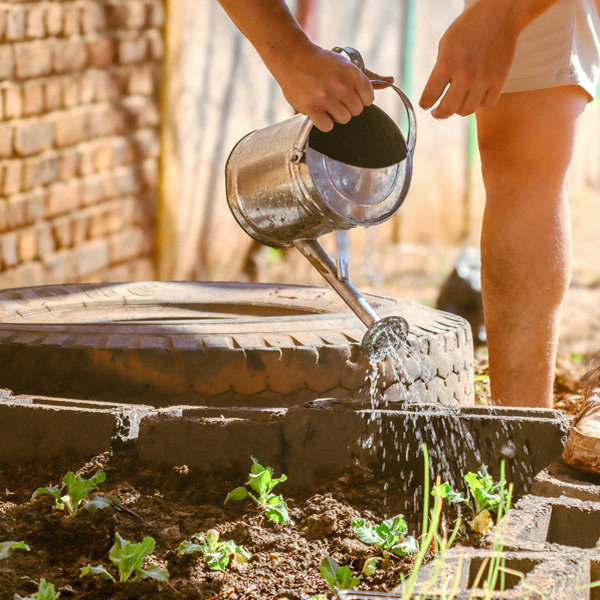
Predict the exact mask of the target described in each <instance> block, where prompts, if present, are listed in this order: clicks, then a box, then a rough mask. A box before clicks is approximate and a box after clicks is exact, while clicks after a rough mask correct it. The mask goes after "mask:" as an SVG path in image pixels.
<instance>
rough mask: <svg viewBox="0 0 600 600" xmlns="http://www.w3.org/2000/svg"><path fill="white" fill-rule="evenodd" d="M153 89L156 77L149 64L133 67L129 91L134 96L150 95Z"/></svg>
mask: <svg viewBox="0 0 600 600" xmlns="http://www.w3.org/2000/svg"><path fill="white" fill-rule="evenodd" d="M153 91H154V79H153V74H152V70H151V69H150V68H149V67H148V66H139V67H134V68H133V69H131V72H130V74H129V85H128V92H129V93H130V94H131V95H134V96H135V95H139V96H150V95H151V94H152V93H153Z"/></svg>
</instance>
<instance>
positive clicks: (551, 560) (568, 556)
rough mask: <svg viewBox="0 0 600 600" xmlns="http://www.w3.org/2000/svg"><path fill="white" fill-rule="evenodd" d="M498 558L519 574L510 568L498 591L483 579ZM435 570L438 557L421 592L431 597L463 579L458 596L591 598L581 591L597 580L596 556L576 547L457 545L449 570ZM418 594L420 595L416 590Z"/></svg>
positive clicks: (446, 564) (420, 581) (420, 582)
mask: <svg viewBox="0 0 600 600" xmlns="http://www.w3.org/2000/svg"><path fill="white" fill-rule="evenodd" d="M494 557H496V558H500V559H501V560H502V564H503V565H504V567H506V569H508V570H510V571H514V573H506V572H505V573H504V582H503V584H502V582H501V581H500V580H498V581H497V583H496V586H495V588H494V591H490V592H486V591H485V590H484V589H483V583H484V581H485V579H486V578H487V577H488V572H489V571H488V569H489V561H490V560H491V559H492V558H494ZM482 565H483V566H482ZM435 570H436V564H435V562H432V563H430V564H429V565H427V566H426V567H424V568H423V569H422V570H421V572H420V574H419V577H418V579H417V585H416V586H415V592H418V593H423V594H427V596H425V597H427V598H433V597H436V598H438V597H446V596H445V595H444V596H442V595H441V594H442V592H443V590H444V588H443V585H444V583H445V585H446V588H445V590H446V595H447V593H448V581H454V578H458V589H457V595H456V598H474V599H475V598H490V599H498V600H500V599H502V600H523V599H525V598H527V599H534V598H537V599H540V598H544V599H545V600H566V599H567V598H570V599H571V600H584V599H585V600H587V599H588V598H590V595H589V594H590V591H589V590H588V589H584V590H578V588H581V587H585V586H589V584H590V583H591V580H590V577H591V565H590V560H589V557H587V555H586V554H585V553H584V552H581V551H577V550H574V549H572V550H569V551H565V552H563V553H561V554H560V555H559V554H556V553H551V552H506V551H502V552H498V553H494V552H493V551H492V550H476V549H473V548H466V547H455V548H451V549H450V550H449V551H448V552H447V553H446V557H445V561H444V569H443V570H442V569H440V570H439V572H438V573H436V571H435ZM480 570H481V574H480ZM517 574H520V575H517ZM478 577H479V579H478ZM503 588H504V589H503ZM575 590H578V591H575ZM400 591H401V588H400V587H398V588H395V589H394V590H393V592H396V593H399V592H400ZM436 594H437V595H436ZM570 594H572V595H570ZM414 597H415V598H416V597H417V596H416V594H415V596H414Z"/></svg>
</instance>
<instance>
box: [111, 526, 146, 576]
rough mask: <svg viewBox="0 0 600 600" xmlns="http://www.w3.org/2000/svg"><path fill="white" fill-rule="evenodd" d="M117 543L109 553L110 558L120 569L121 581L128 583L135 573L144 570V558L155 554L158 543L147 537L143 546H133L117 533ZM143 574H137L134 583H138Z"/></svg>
mask: <svg viewBox="0 0 600 600" xmlns="http://www.w3.org/2000/svg"><path fill="white" fill-rule="evenodd" d="M115 538H116V541H115V543H114V545H113V547H112V548H111V549H110V550H109V552H108V557H109V558H110V560H111V561H112V562H113V563H114V564H115V565H116V567H117V569H119V577H120V581H127V580H128V579H129V577H131V575H132V574H133V572H134V571H139V570H140V569H141V568H142V562H143V560H144V558H146V557H147V556H150V554H152V552H154V548H155V546H156V543H155V541H154V538H151V537H146V538H144V540H143V541H142V543H141V544H132V543H131V542H129V541H127V540H124V539H123V538H122V537H121V536H120V535H119V534H118V533H115ZM140 578H141V574H140V573H139V572H138V573H136V577H135V578H134V579H133V581H138V580H139V579H140Z"/></svg>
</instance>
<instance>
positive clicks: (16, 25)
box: [5, 6, 27, 42]
mask: <svg viewBox="0 0 600 600" xmlns="http://www.w3.org/2000/svg"><path fill="white" fill-rule="evenodd" d="M26 19H27V11H26V9H25V7H24V6H13V7H12V8H10V9H9V10H8V13H7V15H6V32H5V35H6V39H7V40H10V41H12V42H14V41H17V40H22V39H23V38H24V37H25V23H26Z"/></svg>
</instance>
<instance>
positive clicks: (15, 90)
mask: <svg viewBox="0 0 600 600" xmlns="http://www.w3.org/2000/svg"><path fill="white" fill-rule="evenodd" d="M2 91H3V96H4V117H5V118H7V119H18V118H19V117H21V116H22V115H23V99H22V97H21V86H20V85H18V84H16V83H6V84H4V86H3V90H2Z"/></svg>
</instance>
